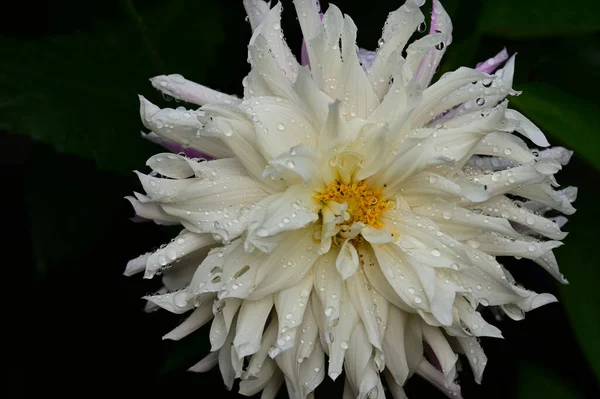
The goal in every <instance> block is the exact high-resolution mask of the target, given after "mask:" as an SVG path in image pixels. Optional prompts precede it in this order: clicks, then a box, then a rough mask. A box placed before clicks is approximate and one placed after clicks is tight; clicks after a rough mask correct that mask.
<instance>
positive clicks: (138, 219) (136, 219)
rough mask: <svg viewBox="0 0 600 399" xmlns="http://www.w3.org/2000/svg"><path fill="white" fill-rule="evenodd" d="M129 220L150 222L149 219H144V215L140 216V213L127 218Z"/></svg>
mask: <svg viewBox="0 0 600 399" xmlns="http://www.w3.org/2000/svg"><path fill="white" fill-rule="evenodd" d="M129 220H131V221H132V222H133V223H146V222H151V220H150V219H146V218H144V217H141V216H140V215H135V216H134V217H132V218H129Z"/></svg>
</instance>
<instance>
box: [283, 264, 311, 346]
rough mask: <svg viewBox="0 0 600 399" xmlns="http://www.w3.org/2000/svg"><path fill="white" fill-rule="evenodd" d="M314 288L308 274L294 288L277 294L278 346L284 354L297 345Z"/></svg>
mask: <svg viewBox="0 0 600 399" xmlns="http://www.w3.org/2000/svg"><path fill="white" fill-rule="evenodd" d="M312 286H313V276H312V274H307V275H306V276H305V277H304V278H303V279H302V280H300V281H299V282H298V283H297V284H296V285H294V286H293V287H290V288H288V289H286V290H282V291H280V292H278V293H277V294H275V309H276V310H277V316H278V325H279V331H278V334H277V341H276V344H277V347H278V348H279V350H280V351H282V352H283V351H287V350H288V349H291V348H293V347H294V346H295V345H296V333H297V331H296V330H297V329H298V327H299V326H300V324H301V323H302V319H303V317H304V311H305V310H306V305H307V302H308V297H309V295H310V291H311V289H312Z"/></svg>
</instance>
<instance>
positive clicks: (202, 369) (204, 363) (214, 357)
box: [188, 352, 219, 373]
mask: <svg viewBox="0 0 600 399" xmlns="http://www.w3.org/2000/svg"><path fill="white" fill-rule="evenodd" d="M217 363H219V352H211V353H209V354H208V355H206V356H205V357H204V358H203V359H202V360H200V361H199V362H198V363H196V364H194V365H193V366H192V367H190V368H189V369H188V371H191V372H194V373H206V372H207V371H209V370H211V369H212V368H213V367H215V366H216V365H217Z"/></svg>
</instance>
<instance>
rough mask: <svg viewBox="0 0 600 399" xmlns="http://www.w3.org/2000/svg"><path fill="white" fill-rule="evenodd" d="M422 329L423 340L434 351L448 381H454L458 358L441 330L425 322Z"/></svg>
mask: <svg viewBox="0 0 600 399" xmlns="http://www.w3.org/2000/svg"><path fill="white" fill-rule="evenodd" d="M422 328H423V339H424V340H425V342H427V343H428V344H429V346H430V347H431V349H433V352H434V353H435V357H436V358H437V360H438V361H439V362H440V366H441V368H442V372H443V373H444V377H445V379H446V381H453V380H454V377H455V376H456V369H455V367H456V361H457V360H458V356H457V355H456V354H455V353H454V351H453V350H452V348H451V347H450V344H449V343H448V341H447V340H446V338H445V337H444V334H443V333H442V331H441V330H440V329H439V328H437V327H432V326H430V325H428V324H427V323H425V322H423V323H422Z"/></svg>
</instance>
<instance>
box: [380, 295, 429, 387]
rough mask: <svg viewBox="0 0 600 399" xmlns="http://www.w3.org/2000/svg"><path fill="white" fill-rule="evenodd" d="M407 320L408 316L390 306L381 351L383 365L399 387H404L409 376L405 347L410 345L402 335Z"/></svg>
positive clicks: (403, 334)
mask: <svg viewBox="0 0 600 399" xmlns="http://www.w3.org/2000/svg"><path fill="white" fill-rule="evenodd" d="M407 319H408V315H407V314H406V313H404V312H403V311H402V310H400V309H397V308H396V307H394V306H391V307H390V309H389V314H388V323H387V328H388V330H389V331H390V333H389V334H386V335H385V339H384V341H383V350H384V353H385V355H386V358H385V365H386V367H387V370H388V372H389V373H390V374H391V375H392V376H393V380H394V381H395V382H396V383H397V384H399V385H400V386H402V385H404V383H405V382H406V380H407V378H408V375H409V369H408V363H407V360H406V348H405V345H407V344H411V343H410V342H407V340H406V339H405V333H404V331H405V328H406V324H407ZM421 345H422V343H421Z"/></svg>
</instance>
